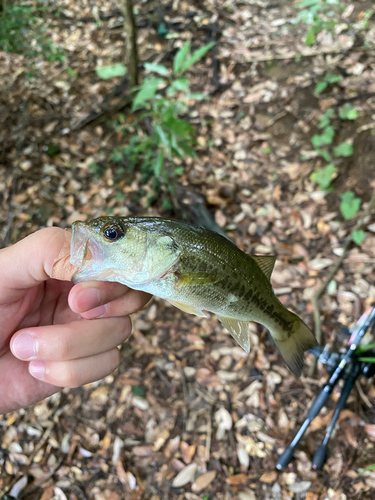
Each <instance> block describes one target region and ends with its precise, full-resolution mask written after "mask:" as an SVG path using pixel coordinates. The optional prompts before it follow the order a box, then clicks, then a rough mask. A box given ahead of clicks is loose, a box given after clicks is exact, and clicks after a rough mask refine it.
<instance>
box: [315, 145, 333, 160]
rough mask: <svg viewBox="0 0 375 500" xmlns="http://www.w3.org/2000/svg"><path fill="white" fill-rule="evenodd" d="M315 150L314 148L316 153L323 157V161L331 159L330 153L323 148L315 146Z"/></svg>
mask: <svg viewBox="0 0 375 500" xmlns="http://www.w3.org/2000/svg"><path fill="white" fill-rule="evenodd" d="M315 150H316V152H317V153H319V154H320V156H323V158H324V159H325V161H328V162H329V161H331V160H332V157H331V155H330V154H329V153H328V151H326V150H325V149H321V148H315Z"/></svg>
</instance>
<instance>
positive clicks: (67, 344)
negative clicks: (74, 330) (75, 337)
mask: <svg viewBox="0 0 375 500" xmlns="http://www.w3.org/2000/svg"><path fill="white" fill-rule="evenodd" d="M58 352H59V358H60V359H62V360H64V359H69V358H70V355H71V352H72V342H71V338H70V335H68V334H67V332H64V333H63V334H62V335H60V337H59V346H58Z"/></svg>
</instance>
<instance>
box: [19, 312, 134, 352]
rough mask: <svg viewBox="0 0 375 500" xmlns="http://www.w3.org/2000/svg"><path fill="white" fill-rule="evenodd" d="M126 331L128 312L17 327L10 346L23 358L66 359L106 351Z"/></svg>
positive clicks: (120, 338)
mask: <svg viewBox="0 0 375 500" xmlns="http://www.w3.org/2000/svg"><path fill="white" fill-rule="evenodd" d="M130 333H131V320H130V318H129V317H128V316H126V317H118V318H105V319H97V320H92V321H86V320H78V321H73V322H71V323H68V324H65V325H54V326H40V327H35V328H26V329H24V330H21V331H19V332H17V333H16V334H15V335H14V336H13V337H12V339H11V343H10V348H11V351H12V353H13V355H14V356H16V357H17V358H18V359H21V360H23V361H29V360H32V359H37V360H43V361H68V360H72V359H79V358H84V357H87V356H93V355H96V354H99V353H101V352H105V351H109V350H110V349H113V348H115V347H116V346H118V345H119V344H121V343H122V342H124V341H125V340H126V339H127V338H128V337H129V335H130Z"/></svg>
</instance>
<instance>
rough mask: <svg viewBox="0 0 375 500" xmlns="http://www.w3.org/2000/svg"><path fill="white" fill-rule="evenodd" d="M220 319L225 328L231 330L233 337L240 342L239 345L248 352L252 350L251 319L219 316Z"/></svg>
mask: <svg viewBox="0 0 375 500" xmlns="http://www.w3.org/2000/svg"><path fill="white" fill-rule="evenodd" d="M217 317H218V318H219V320H220V321H221V322H222V323H223V325H224V326H225V328H226V329H227V330H228V331H229V332H230V334H231V335H232V337H233V338H234V339H235V340H236V341H237V342H238V343H239V345H240V346H241V347H242V349H244V350H245V351H246V352H247V353H249V352H250V328H249V321H241V320H239V319H234V318H226V317H225V316H219V315H218V314H217Z"/></svg>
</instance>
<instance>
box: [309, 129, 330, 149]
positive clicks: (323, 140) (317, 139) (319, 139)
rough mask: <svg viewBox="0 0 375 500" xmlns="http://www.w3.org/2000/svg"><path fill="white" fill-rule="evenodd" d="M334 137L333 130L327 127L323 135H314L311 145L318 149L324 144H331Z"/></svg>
mask: <svg viewBox="0 0 375 500" xmlns="http://www.w3.org/2000/svg"><path fill="white" fill-rule="evenodd" d="M334 136H335V129H334V128H333V127H331V126H328V127H326V128H325V129H324V131H323V134H320V135H319V134H315V135H313V137H312V139H311V143H312V145H313V146H314V148H319V147H320V146H323V145H325V144H332V141H333V138H334Z"/></svg>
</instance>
